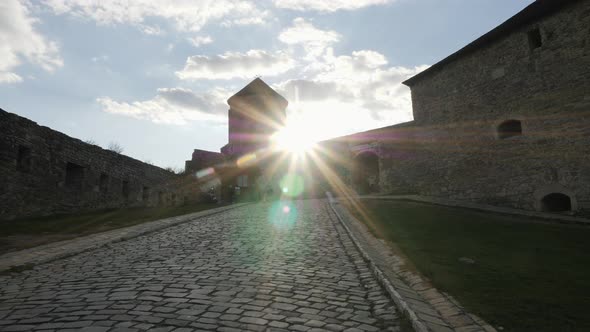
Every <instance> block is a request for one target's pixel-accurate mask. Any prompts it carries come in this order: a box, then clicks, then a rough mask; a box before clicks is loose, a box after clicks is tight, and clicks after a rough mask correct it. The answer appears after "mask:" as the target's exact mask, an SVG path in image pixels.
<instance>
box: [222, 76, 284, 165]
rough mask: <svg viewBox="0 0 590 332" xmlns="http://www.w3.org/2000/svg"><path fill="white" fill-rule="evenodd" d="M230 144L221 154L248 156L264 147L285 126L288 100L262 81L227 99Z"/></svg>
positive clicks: (253, 82)
mask: <svg viewBox="0 0 590 332" xmlns="http://www.w3.org/2000/svg"><path fill="white" fill-rule="evenodd" d="M227 103H228V104H229V106H230V109H229V116H228V118H229V119H228V120H229V143H228V144H227V145H226V146H224V147H223V148H222V149H221V151H222V153H223V154H225V155H227V156H232V157H234V156H237V157H239V156H240V155H244V154H246V153H249V152H251V151H255V150H258V149H261V148H264V147H265V146H267V145H268V144H269V140H270V137H271V135H272V134H273V133H274V132H276V131H277V130H278V129H279V128H281V127H282V126H283V125H284V124H285V119H286V111H285V109H286V108H287V104H288V102H287V100H286V99H285V98H283V96H281V95H280V94H278V93H277V92H276V91H275V90H273V89H272V88H271V87H270V86H268V85H267V84H266V83H264V81H262V80H261V79H260V78H256V79H255V80H253V81H252V82H250V84H248V85H246V86H245V87H244V88H243V89H242V90H240V91H238V92H237V93H236V94H235V95H233V96H232V97H230V98H229V99H228V100H227Z"/></svg>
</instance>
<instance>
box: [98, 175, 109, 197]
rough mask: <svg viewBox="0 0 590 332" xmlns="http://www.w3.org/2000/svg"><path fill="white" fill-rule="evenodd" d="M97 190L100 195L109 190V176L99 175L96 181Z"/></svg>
mask: <svg viewBox="0 0 590 332" xmlns="http://www.w3.org/2000/svg"><path fill="white" fill-rule="evenodd" d="M98 190H99V191H100V192H101V193H106V192H107V191H108V190H109V176H108V175H107V174H106V173H100V178H99V179H98Z"/></svg>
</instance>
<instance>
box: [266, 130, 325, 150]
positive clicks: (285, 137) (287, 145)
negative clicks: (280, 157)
mask: <svg viewBox="0 0 590 332" xmlns="http://www.w3.org/2000/svg"><path fill="white" fill-rule="evenodd" d="M273 142H274V144H275V147H276V148H277V149H279V150H282V151H287V152H290V153H295V154H303V153H306V152H309V151H310V150H312V149H313V147H314V146H315V143H316V140H314V138H313V136H312V135H310V134H309V133H306V132H305V131H304V130H303V128H301V127H299V126H287V127H284V128H282V129H281V130H279V131H278V132H276V133H275V134H274V135H273Z"/></svg>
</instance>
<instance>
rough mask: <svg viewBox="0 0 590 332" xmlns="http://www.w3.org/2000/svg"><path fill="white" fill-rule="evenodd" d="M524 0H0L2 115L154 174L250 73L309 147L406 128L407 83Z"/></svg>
mask: <svg viewBox="0 0 590 332" xmlns="http://www.w3.org/2000/svg"><path fill="white" fill-rule="evenodd" d="M531 2H533V1H532V0H324V1H319V0H235V1H230V0H0V108H2V109H4V110H5V111H8V112H12V113H16V114H18V115H21V116H24V117H26V118H29V119H31V120H33V121H35V122H37V123H39V124H40V125H43V126H48V127H50V128H52V129H55V130H58V131H61V132H63V133H65V134H67V135H70V136H72V137H76V138H79V139H81V140H85V141H92V142H94V143H95V144H98V145H100V146H102V147H105V148H106V147H107V146H108V145H109V144H110V143H112V142H114V143H117V144H118V145H119V146H121V147H122V148H123V153H124V154H126V155H129V156H131V157H133V158H136V159H139V160H142V161H147V162H150V163H153V164H155V165H158V166H161V167H173V168H182V167H183V165H184V161H185V160H187V159H190V157H191V153H192V151H193V149H204V150H211V151H219V149H220V148H221V147H222V146H223V145H225V144H226V143H227V136H228V133H227V110H228V105H227V102H226V101H227V99H228V98H229V97H230V96H231V95H233V94H234V93H236V92H237V91H238V90H240V89H241V88H242V87H244V86H245V85H246V84H248V83H249V82H250V81H252V80H253V79H254V78H256V77H260V78H262V79H263V80H264V81H265V82H267V83H268V84H269V85H271V86H272V87H273V88H274V89H275V90H277V92H279V93H281V94H282V95H283V96H284V97H285V98H287V100H288V101H289V107H288V109H287V114H288V123H289V125H291V126H292V127H293V128H297V129H298V130H300V131H301V135H305V136H306V138H307V139H308V140H309V139H312V140H322V139H327V138H331V137H337V136H341V135H345V134H350V133H354V132H359V131H363V130H368V129H372V128H378V127H383V126H388V125H392V124H395V123H399V122H405V121H410V120H412V107H411V98H410V91H409V88H407V87H405V86H403V85H402V84H401V82H402V81H404V80H405V79H407V78H409V77H411V76H413V75H415V74H417V73H419V72H420V71H422V70H424V69H426V68H428V66H430V65H433V64H435V63H436V62H438V61H440V60H442V59H443V58H445V57H446V56H448V55H450V54H451V53H453V52H455V51H457V50H458V49H460V48H462V47H463V46H465V45H466V44H468V43H469V42H471V41H473V40H475V39H476V38H478V37H479V36H481V35H482V34H484V33H486V32H487V31H489V30H491V29H493V28H494V27H495V26H497V25H498V24H500V23H502V22H504V21H505V20H507V19H508V18H510V17H511V16H513V15H514V14H516V13H517V12H518V11H520V10H521V9H523V8H524V7H526V6H527V5H528V4H530V3H531Z"/></svg>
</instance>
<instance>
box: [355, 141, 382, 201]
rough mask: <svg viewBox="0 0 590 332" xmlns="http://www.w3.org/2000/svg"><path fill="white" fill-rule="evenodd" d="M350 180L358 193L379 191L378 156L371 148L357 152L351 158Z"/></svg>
mask: <svg viewBox="0 0 590 332" xmlns="http://www.w3.org/2000/svg"><path fill="white" fill-rule="evenodd" d="M353 165H354V167H353V172H352V182H353V186H354V189H355V190H356V191H357V192H358V193H359V194H369V193H377V192H379V180H380V179H379V156H378V155H377V153H376V152H375V151H373V150H365V151H360V152H358V153H357V154H356V155H355V156H354V158H353Z"/></svg>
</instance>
